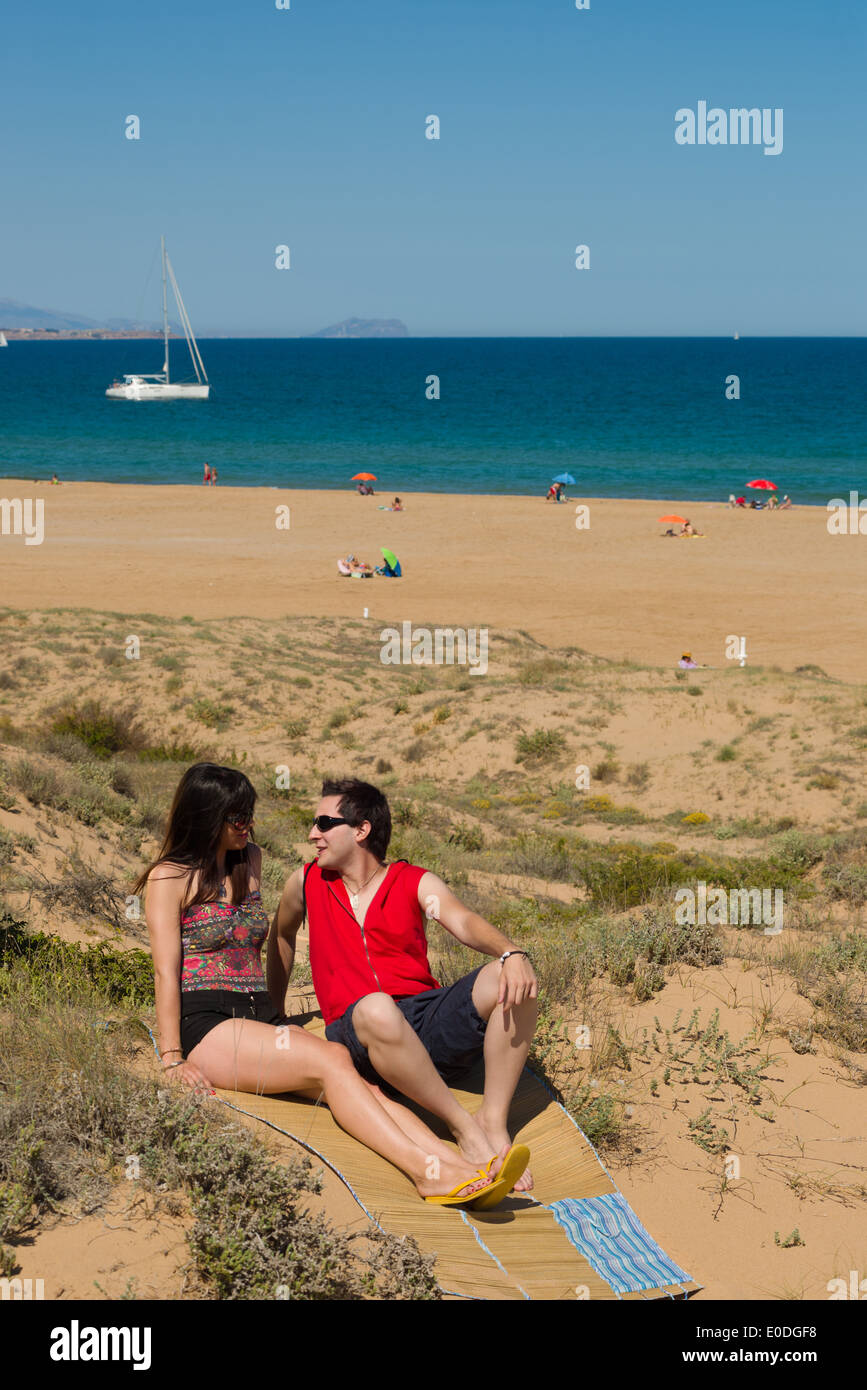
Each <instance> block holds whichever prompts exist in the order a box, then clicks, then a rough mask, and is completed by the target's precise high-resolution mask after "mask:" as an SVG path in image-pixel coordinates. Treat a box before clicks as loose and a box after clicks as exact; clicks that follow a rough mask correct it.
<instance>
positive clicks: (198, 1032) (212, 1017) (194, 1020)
mask: <svg viewBox="0 0 867 1390" xmlns="http://www.w3.org/2000/svg"><path fill="white" fill-rule="evenodd" d="M225 1018H250V1019H254V1020H255V1021H256V1022H257V1023H273V1024H275V1025H277V1026H279V1025H280V1024H284V1023H288V1022H289V1020H288V1018H287V1017H286V1015H285V1014H281V1012H280V1010H279V1009H276V1008H275V1007H274V1001H273V999H272V998H271V996H270V994H269V993H268V992H267V990H256V991H255V992H253V993H249V992H245V993H241V991H240V990H233V989H191V990H185V991H182V993H181V1047H182V1048H183V1049H184V1056H185V1057H189V1055H190V1053H191V1052H192V1050H193V1048H194V1047H196V1046H197V1045H198V1044H199V1043H200V1042H201V1041H202V1038H203V1037H204V1036H205V1034H206V1033H210V1031H211V1029H212V1028H216V1026H217V1024H218V1023H222V1022H223V1019H225Z"/></svg>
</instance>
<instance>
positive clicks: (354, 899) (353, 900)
mask: <svg viewBox="0 0 867 1390" xmlns="http://www.w3.org/2000/svg"><path fill="white" fill-rule="evenodd" d="M384 867H385V866H384V865H383V864H377V866H376V868H375V869H374V871H373V873H372V874H371V875H370V878H366V879H365V880H364V882H363V883H362V885H361V887H360V888H358V889H357V890H356V892H354V893H349V889H348V888H346V879H345V878H343V874H341V875H340V877H341V879H343V886H344V888H346V891H347V893H349V906H350V907H351V908H352V911H353V912H354V911H355V909H356V908H357V907H358V901H359V899H360V897H361V895H362V893H363V892H364V890H365V888H366V887H367V885H368V883H372V882H373V880H374V879H375V878H376V875H377V874H378V873H379V871H380V869H382V868H384Z"/></svg>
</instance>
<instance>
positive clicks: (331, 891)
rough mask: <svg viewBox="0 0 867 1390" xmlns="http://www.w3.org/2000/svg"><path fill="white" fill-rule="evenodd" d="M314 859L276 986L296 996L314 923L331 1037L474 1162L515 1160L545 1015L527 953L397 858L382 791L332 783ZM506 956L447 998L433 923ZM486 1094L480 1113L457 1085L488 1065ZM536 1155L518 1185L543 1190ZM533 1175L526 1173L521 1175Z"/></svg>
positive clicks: (290, 906)
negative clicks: (291, 984)
mask: <svg viewBox="0 0 867 1390" xmlns="http://www.w3.org/2000/svg"><path fill="white" fill-rule="evenodd" d="M308 839H309V841H310V844H311V846H312V847H313V848H314V849H315V851H316V858H315V859H314V860H313V862H312V863H309V864H305V865H302V866H301V868H299V869H296V870H295V872H294V873H293V874H292V876H291V877H290V878H289V879H288V880H287V881H286V885H285V887H284V889H283V895H282V897H281V899H280V906H279V908H278V909H277V914H276V916H275V918H274V921H273V923H272V925H271V934H270V936H269V938H268V953H267V971H268V987H269V989H270V991H271V994H272V996H273V998H275V999H279V998H282V997H283V994H284V992H285V989H286V984H287V981H288V979H289V976H290V974H291V970H292V963H293V961H294V958H295V940H296V935H297V932H298V929H299V928H300V926H301V924H302V922H303V921H304V919H305V917H306V919H307V922H308V928H309V940H310V968H311V971H312V973H313V988H314V989H315V991H316V997H317V1000H318V1001H319V1006H320V1008H321V1009H322V1015H323V1018H324V1019H325V1022H326V1025H327V1026H326V1029H325V1036H326V1037H327V1038H329V1039H331V1040H332V1041H334V1042H341V1043H343V1044H344V1045H345V1046H346V1047H348V1048H349V1052H350V1054H351V1056H352V1059H353V1061H354V1063H355V1065H356V1067H357V1068H358V1070H359V1071H360V1072H361V1075H362V1076H363V1077H365V1078H366V1079H367V1080H368V1081H370V1082H371V1083H372V1084H374V1085H376V1086H378V1087H379V1088H380V1090H381V1091H383V1092H386V1091H389V1089H390V1088H392V1087H393V1088H394V1089H395V1090H396V1091H398V1092H400V1093H402V1094H403V1095H405V1096H407V1097H408V1098H409V1099H410V1100H413V1101H415V1102H416V1103H417V1104H419V1105H422V1106H424V1108H425V1109H426V1110H429V1111H430V1112H431V1113H432V1114H434V1115H436V1116H437V1117H438V1118H439V1119H441V1120H442V1121H443V1122H444V1123H445V1124H446V1125H447V1126H448V1128H449V1129H450V1130H451V1132H452V1134H453V1135H454V1137H455V1140H456V1142H457V1144H458V1146H459V1148H460V1151H461V1153H462V1154H463V1155H464V1157H465V1158H466V1159H467V1160H468V1162H470V1163H483V1162H484V1160H485V1157H486V1156H487V1155H488V1154H489V1153H490V1152H491V1150H492V1149H493V1150H495V1151H497V1152H498V1153H499V1154H500V1156H501V1157H503V1159H504V1161H505V1158H506V1155H507V1154H509V1152H510V1147H511V1142H512V1141H511V1139H510V1137H509V1132H508V1118H509V1107H510V1105H511V1101H512V1096H513V1095H514V1092H515V1087H516V1086H517V1084H518V1080H519V1078H520V1076H521V1071H522V1069H523V1066H524V1062H525V1061H526V1058H527V1053H528V1051H529V1047H530V1043H531V1041H532V1038H533V1032H534V1030H535V1027H536V1015H537V1012H538V1005H537V1002H536V997H537V989H538V986H537V981H536V975H535V972H534V970H533V967H532V965H531V964H530V960H529V957H528V955H527V953H526V951H523V950H522V949H521V948H520V947H518V946H515V945H514V943H513V942H511V941H510V940H509V939H508V937H506V936H504V935H503V934H502V932H500V931H498V930H497V929H496V927H493V926H491V924H490V923H489V922H487V921H485V919H484V918H483V917H480V916H479V915H478V914H477V913H475V912H472V911H471V910H470V909H469V908H467V907H465V905H464V904H463V903H462V902H461V901H460V900H459V899H458V898H456V897H455V895H454V894H453V893H452V892H451V890H450V889H449V888H448V887H447V886H446V884H445V883H444V882H443V881H442V879H440V878H438V877H437V876H436V874H433V873H430V872H428V871H426V870H425V869H423V868H421V867H419V866H417V865H412V864H408V863H407V862H406V861H405V860H402V859H398V860H396V861H395V862H393V863H388V862H387V861H386V854H387V852H388V846H389V841H390V839H391V812H390V810H389V805H388V801H387V800H386V798H385V796H384V795H383V793H382V792H381V791H379V790H378V788H376V787H373V786H371V785H370V783H368V782H362V781H359V780H358V779H357V778H354V777H349V778H344V779H342V780H340V781H333V780H328V781H326V782H324V783H323V786H322V798H321V800H320V802H319V805H318V806H317V808H316V816H315V819H314V822H313V828H312V830H311V831H310V834H309V836H308ZM428 919H432V920H436V921H437V922H439V923H440V925H441V926H442V927H444V928H445V930H446V931H447V932H450V933H451V935H452V936H454V937H455V938H456V939H457V940H458V941H459V942H461V943H462V945H464V946H469V947H470V948H471V949H472V950H474V951H478V952H480V953H481V954H482V955H485V956H493V957H495V959H494V960H492V961H490V962H488V964H486V965H482V966H480V967H479V968H477V969H476V970H474V971H472V972H471V974H469V975H465V976H464V978H463V979H461V980H458V981H457V983H456V984H453V985H450V986H449V987H448V988H445V989H443V988H442V987H441V986H440V985H439V984H438V983H437V981H436V980H435V979H434V977H433V975H432V974H431V971H430V966H429V964H428V957H427V941H426V938H425V922H426V920H428ZM482 1056H484V1061H485V1091H484V1099H483V1101H482V1104H481V1107H480V1109H479V1110H478V1111H477V1112H476V1114H475V1115H470V1114H469V1113H468V1112H467V1111H466V1110H464V1108H463V1107H462V1106H461V1105H460V1104H459V1102H458V1101H457V1099H456V1098H455V1096H454V1095H453V1094H452V1092H451V1091H450V1090H449V1083H450V1082H452V1081H454V1080H456V1079H457V1078H458V1077H459V1076H461V1075H463V1074H464V1073H465V1072H466V1071H467V1070H468V1069H469V1068H470V1067H472V1066H473V1064H474V1063H475V1062H477V1061H478V1060H479V1059H480V1058H482ZM528 1157H529V1154H528V1153H527V1150H526V1149H524V1150H523V1154H522V1155H521V1156H519V1157H518V1158H516V1159H515V1162H516V1165H517V1171H516V1172H515V1178H514V1179H513V1181H514V1182H515V1187H516V1189H518V1190H521V1191H526V1190H528V1189H529V1188H530V1187H531V1186H532V1178H531V1176H530V1174H529V1173H524V1169H525V1167H526V1162H527V1158H528ZM522 1174H524V1176H523V1177H522V1176H521V1175H522Z"/></svg>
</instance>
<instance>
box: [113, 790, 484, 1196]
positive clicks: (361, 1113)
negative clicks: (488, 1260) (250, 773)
mask: <svg viewBox="0 0 867 1390" xmlns="http://www.w3.org/2000/svg"><path fill="white" fill-rule="evenodd" d="M255 802H256V792H255V790H254V788H253V786H252V784H251V783H250V781H249V780H248V779H247V778H246V777H245V776H244V774H243V773H242V772H236V771H235V770H234V769H233V768H229V767H219V766H217V765H216V764H215V763H196V764H195V765H194V766H193V767H190V768H188V769H187V771H186V772H185V773H184V775H183V777H182V778H181V781H180V784H179V786H178V789H177V791H176V792H175V797H174V801H173V803H172V808H171V811H170V813H169V822H168V828H167V830H166V835H165V839H164V841H163V845H162V848H161V849H160V852H159V854H158V856H157V858H156V859H155V860H154V862H153V863H152V864H151V865H150V867H149V868H148V869H146V870H145V872H144V873H143V874H142V875H141V877H140V878H139V880H138V882H137V883H136V885H135V891H136V892H137V893H139V892H141V891H142V890H143V889H144V888H145V887H147V902H146V917H147V925H148V932H149V934H150V939H151V951H152V954H153V962H154V988H155V995H156V1013H157V1028H158V1031H159V1040H160V1058H161V1061H162V1066H163V1070H164V1071H165V1072H166V1073H167V1074H168V1076H169V1077H171V1078H174V1079H175V1080H178V1081H181V1082H183V1083H184V1084H185V1085H187V1086H189V1087H190V1088H192V1089H193V1090H196V1091H201V1090H211V1088H212V1087H214V1086H220V1087H225V1088H226V1089H234V1090H241V1091H251V1092H255V1093H256V1094H258V1095H263V1094H279V1093H280V1092H282V1091H295V1092H297V1093H298V1094H299V1095H304V1096H310V1097H313V1098H314V1099H319V1097H320V1096H321V1095H322V1094H324V1096H325V1099H326V1101H327V1102H328V1104H329V1106H330V1107H331V1110H332V1112H333V1114H334V1118H335V1120H337V1122H338V1124H340V1125H341V1126H342V1127H343V1128H344V1129H345V1130H347V1131H348V1132H349V1133H350V1134H352V1135H354V1136H355V1138H356V1139H358V1140H360V1142H361V1143H363V1144H366V1145H367V1146H368V1148H371V1149H374V1150H375V1152H376V1153H378V1154H381V1155H382V1157H383V1158H386V1159H388V1161H389V1162H390V1163H393V1164H394V1165H395V1166H396V1167H398V1168H400V1169H402V1170H403V1172H405V1173H406V1174H407V1175H408V1176H409V1177H410V1178H411V1180H412V1181H413V1183H414V1184H415V1186H416V1189H417V1190H418V1193H419V1195H420V1196H421V1197H424V1198H425V1200H426V1201H429V1202H438V1203H440V1204H442V1205H449V1206H463V1205H469V1204H470V1203H474V1202H476V1201H478V1200H479V1199H484V1201H485V1205H486V1206H487V1205H495V1204H496V1202H497V1201H499V1200H500V1199H501V1197H504V1196H505V1195H506V1192H507V1191H508V1190H509V1185H508V1184H507V1183H506V1182H505V1181H504V1180H501V1181H500V1182H499V1183H498V1182H497V1181H496V1174H497V1172H498V1171H499V1167H500V1166H501V1163H502V1160H501V1159H500V1157H499V1156H495V1157H494V1158H492V1159H491V1160H490V1162H489V1163H488V1164H487V1166H486V1168H474V1167H473V1166H472V1165H471V1164H469V1163H467V1162H466V1161H465V1160H464V1159H463V1158H462V1157H461V1155H460V1154H459V1153H457V1152H456V1151H455V1150H454V1149H452V1148H449V1147H448V1146H447V1145H446V1144H444V1143H442V1142H441V1141H440V1140H439V1139H437V1138H436V1136H435V1135H434V1134H433V1133H432V1132H431V1130H429V1129H428V1127H427V1125H425V1124H424V1123H423V1121H422V1120H420V1119H419V1118H418V1117H417V1116H416V1115H414V1114H413V1113H412V1112H411V1111H410V1110H407V1109H406V1107H405V1106H402V1105H398V1104H397V1103H395V1102H393V1101H390V1100H389V1099H388V1098H387V1097H385V1096H384V1095H382V1093H381V1092H380V1091H379V1090H378V1088H377V1087H371V1086H369V1085H368V1083H367V1082H365V1081H363V1080H362V1078H361V1077H360V1076H359V1075H358V1073H357V1071H356V1070H355V1067H354V1066H353V1063H352V1060H351V1058H350V1055H349V1052H348V1051H347V1049H346V1048H345V1047H342V1046H341V1045H340V1044H337V1043H330V1042H327V1041H326V1040H325V1039H324V1038H318V1037H315V1036H314V1035H313V1034H311V1033H308V1032H306V1031H305V1030H304V1029H303V1028H299V1027H297V1026H295V1025H292V1024H290V1023H289V1020H288V1019H287V1018H286V1016H285V1015H284V1014H283V1013H282V1011H281V1009H279V1008H277V1007H276V1006H275V1004H274V1001H273V1000H272V999H271V996H270V995H269V994H268V992H267V990H266V987H265V978H264V975H263V973H262V966H261V962H260V954H261V950H262V943H263V942H264V940H265V937H266V936H267V934H268V917H267V914H266V913H265V910H264V908H263V906H262V901H261V896H260V892H259V885H260V883H261V873H262V852H261V850H260V849H259V847H258V845H254V844H253V843H252V842H251V841H250V832H251V830H252V826H253V808H254V806H255Z"/></svg>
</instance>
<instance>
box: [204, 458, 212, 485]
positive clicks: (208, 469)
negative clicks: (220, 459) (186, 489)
mask: <svg viewBox="0 0 867 1390" xmlns="http://www.w3.org/2000/svg"><path fill="white" fill-rule="evenodd" d="M210 481H211V466H210V464H208V463H206V464H205V476H204V478H203V479H202V483H203V485H204V486H206V487H207V485H208V483H209V482H210Z"/></svg>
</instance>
